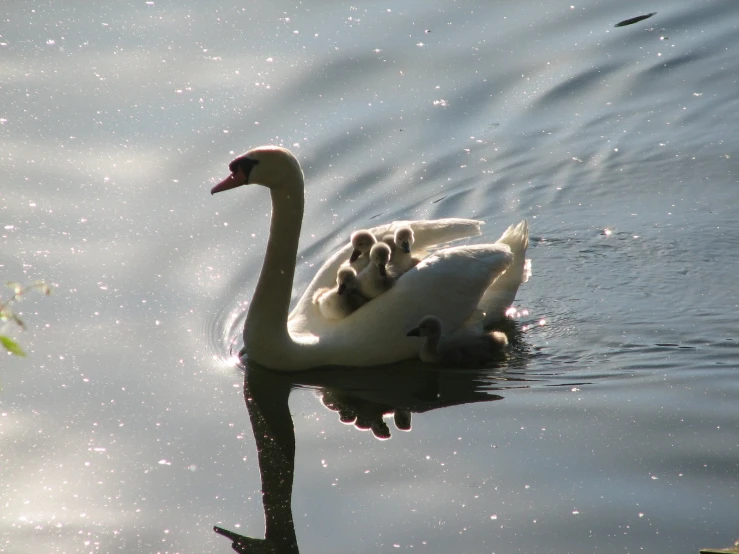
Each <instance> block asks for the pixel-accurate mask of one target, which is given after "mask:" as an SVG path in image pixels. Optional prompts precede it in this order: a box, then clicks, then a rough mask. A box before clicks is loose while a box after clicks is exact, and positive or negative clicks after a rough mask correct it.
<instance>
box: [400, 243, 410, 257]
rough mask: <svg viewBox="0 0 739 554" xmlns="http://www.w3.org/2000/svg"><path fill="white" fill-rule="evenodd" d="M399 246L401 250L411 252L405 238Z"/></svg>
mask: <svg viewBox="0 0 739 554" xmlns="http://www.w3.org/2000/svg"><path fill="white" fill-rule="evenodd" d="M401 248H402V249H403V252H405V253H406V254H410V253H411V245H410V244H408V241H407V240H404V241H403V242H402V243H401Z"/></svg>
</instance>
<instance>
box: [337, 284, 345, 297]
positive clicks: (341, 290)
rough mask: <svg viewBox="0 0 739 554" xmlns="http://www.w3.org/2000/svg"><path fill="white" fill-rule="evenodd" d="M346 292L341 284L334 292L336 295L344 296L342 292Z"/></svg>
mask: <svg viewBox="0 0 739 554" xmlns="http://www.w3.org/2000/svg"><path fill="white" fill-rule="evenodd" d="M345 290H346V284H345V283H341V284H340V285H339V288H338V289H337V290H336V294H344V291H345Z"/></svg>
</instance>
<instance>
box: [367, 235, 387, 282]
mask: <svg viewBox="0 0 739 554" xmlns="http://www.w3.org/2000/svg"><path fill="white" fill-rule="evenodd" d="M390 254H391V252H390V247H389V246H388V245H387V244H385V243H384V242H378V243H375V244H374V245H373V246H372V248H371V249H370V253H369V256H370V262H371V263H373V264H374V265H376V266H377V269H379V270H380V275H382V276H383V277H385V276H386V275H387V272H386V271H385V266H386V265H387V263H388V262H389V261H390Z"/></svg>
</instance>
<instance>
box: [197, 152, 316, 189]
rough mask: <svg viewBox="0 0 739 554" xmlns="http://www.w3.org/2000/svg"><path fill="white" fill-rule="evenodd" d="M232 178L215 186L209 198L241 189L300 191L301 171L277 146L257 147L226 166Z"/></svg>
mask: <svg viewBox="0 0 739 554" xmlns="http://www.w3.org/2000/svg"><path fill="white" fill-rule="evenodd" d="M228 169H229V171H230V172H231V175H229V176H228V177H226V178H225V179H224V180H223V181H221V182H220V183H218V184H217V185H216V186H214V187H213V188H212V189H211V190H210V193H211V194H215V193H217V192H222V191H224V190H229V189H232V188H236V187H239V186H241V185H253V184H257V185H263V186H265V187H268V188H270V189H289V188H290V187H296V188H297V187H299V188H300V189H302V187H303V170H302V169H300V164H299V163H298V160H297V158H295V156H294V155H293V154H292V152H290V151H289V150H287V149H286V148H282V147H280V146H260V147H258V148H254V149H252V150H249V151H248V152H247V153H246V154H242V155H241V156H239V157H238V158H236V159H235V160H233V161H232V162H231V163H230V164H229V165H228Z"/></svg>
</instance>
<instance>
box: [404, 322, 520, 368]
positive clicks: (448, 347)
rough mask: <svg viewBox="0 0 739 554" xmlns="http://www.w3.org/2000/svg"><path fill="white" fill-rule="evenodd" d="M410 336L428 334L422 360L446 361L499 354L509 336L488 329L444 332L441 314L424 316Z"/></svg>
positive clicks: (476, 360)
mask: <svg viewBox="0 0 739 554" xmlns="http://www.w3.org/2000/svg"><path fill="white" fill-rule="evenodd" d="M407 336H409V337H426V340H425V341H424V342H423V345H422V346H421V349H420V351H419V353H418V357H419V358H421V361H423V362H427V363H434V364H447V365H477V364H481V363H485V362H488V361H491V360H493V359H495V358H496V357H498V356H499V355H500V352H501V349H502V348H503V347H504V346H505V345H506V344H508V337H506V336H505V334H504V333H501V332H500V331H490V332H488V333H484V332H479V331H477V332H476V331H473V330H471V329H466V328H465V329H461V330H459V331H457V333H455V334H453V335H445V334H444V326H443V325H442V323H441V320H439V318H438V317H435V316H432V315H429V316H426V317H424V318H423V319H422V320H421V321H420V323H419V324H418V327H416V328H415V329H411V330H410V331H408V333H407Z"/></svg>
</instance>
